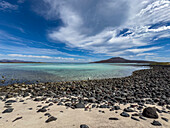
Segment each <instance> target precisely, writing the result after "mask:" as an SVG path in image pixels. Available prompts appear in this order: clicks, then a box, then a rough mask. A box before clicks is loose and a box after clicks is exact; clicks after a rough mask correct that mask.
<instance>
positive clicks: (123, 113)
mask: <svg viewBox="0 0 170 128" xmlns="http://www.w3.org/2000/svg"><path fill="white" fill-rule="evenodd" d="M120 115H121V116H123V117H130V115H129V114H128V113H126V112H122V113H121V114H120Z"/></svg>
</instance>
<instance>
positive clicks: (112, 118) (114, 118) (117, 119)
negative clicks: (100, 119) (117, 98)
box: [109, 117, 119, 120]
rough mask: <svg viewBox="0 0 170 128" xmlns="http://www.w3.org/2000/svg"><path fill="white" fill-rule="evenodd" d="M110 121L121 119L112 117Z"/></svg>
mask: <svg viewBox="0 0 170 128" xmlns="http://www.w3.org/2000/svg"><path fill="white" fill-rule="evenodd" d="M109 120H119V119H118V118H116V117H110V118H109Z"/></svg>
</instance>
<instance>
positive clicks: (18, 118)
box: [12, 116, 22, 122]
mask: <svg viewBox="0 0 170 128" xmlns="http://www.w3.org/2000/svg"><path fill="white" fill-rule="evenodd" d="M20 119H22V116H21V117H17V118H16V119H15V120H13V121H12V122H15V121H17V120H20Z"/></svg>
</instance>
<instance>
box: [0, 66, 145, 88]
mask: <svg viewBox="0 0 170 128" xmlns="http://www.w3.org/2000/svg"><path fill="white" fill-rule="evenodd" d="M136 65H137V64H136ZM145 68H148V67H144V66H127V65H125V64H95V63H0V75H1V76H5V80H6V82H5V85H7V84H10V83H16V82H27V83H32V82H36V81H40V82H58V81H72V80H87V79H102V78H113V77H115V78H117V77H124V76H129V75H131V74H132V72H133V71H135V70H139V69H145ZM1 76H0V80H2V79H3V78H2V77H1ZM0 85H2V83H1V84H0Z"/></svg>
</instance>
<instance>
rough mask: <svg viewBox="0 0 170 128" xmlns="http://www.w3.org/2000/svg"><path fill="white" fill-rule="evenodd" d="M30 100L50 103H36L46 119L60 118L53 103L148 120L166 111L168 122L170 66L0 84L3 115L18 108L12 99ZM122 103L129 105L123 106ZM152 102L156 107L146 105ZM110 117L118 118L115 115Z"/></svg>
mask: <svg viewBox="0 0 170 128" xmlns="http://www.w3.org/2000/svg"><path fill="white" fill-rule="evenodd" d="M18 97H19V98H20V100H18ZM21 98H23V99H24V100H22V99H21ZM11 99H12V100H11ZM27 100H31V101H33V102H38V103H40V102H41V103H44V104H48V105H44V104H43V105H41V106H39V107H38V106H37V110H36V112H37V113H45V116H46V117H48V119H47V120H46V121H45V123H49V122H51V121H52V122H55V121H56V120H57V117H55V116H52V114H50V113H48V109H49V108H50V106H54V105H57V106H65V107H66V108H67V109H68V108H71V109H73V110H74V109H83V110H84V111H93V109H99V110H98V111H99V113H105V111H103V110H102V109H104V110H105V109H107V110H109V111H110V112H117V111H119V110H121V112H120V113H119V115H120V116H122V117H131V119H132V120H135V121H138V122H139V121H140V120H147V118H151V119H158V118H160V117H159V114H165V115H166V118H165V117H164V116H162V117H161V120H163V121H164V122H168V119H169V118H170V116H169V115H170V106H169V105H170V67H162V66H161V67H160V66H159V67H157V66H155V67H152V68H151V69H144V70H139V71H135V72H133V74H132V75H131V76H128V77H124V78H110V79H100V80H87V81H72V82H56V83H54V82H47V83H36V84H14V85H9V86H0V102H1V103H2V104H4V110H2V114H0V117H1V115H2V116H3V114H6V113H12V112H13V110H15V108H13V107H12V104H13V103H18V102H20V103H21V102H25V101H27ZM121 105H124V106H126V107H123V110H122V107H120V106H121ZM150 105H151V106H155V107H147V106H150ZM157 106H159V107H157ZM160 107H161V108H160ZM30 109H31V108H30ZM108 118H109V120H115V121H116V120H119V118H116V117H108ZM20 119H22V117H18V118H16V120H15V121H17V120H20ZM0 121H1V118H0ZM15 121H14V122H15ZM101 123H102V122H101ZM151 125H153V126H162V124H161V123H160V122H159V121H156V120H153V121H152V123H151ZM165 125H166V124H165ZM167 126H168V125H167ZM88 127H89V126H87V125H85V124H81V125H80V128H88Z"/></svg>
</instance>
